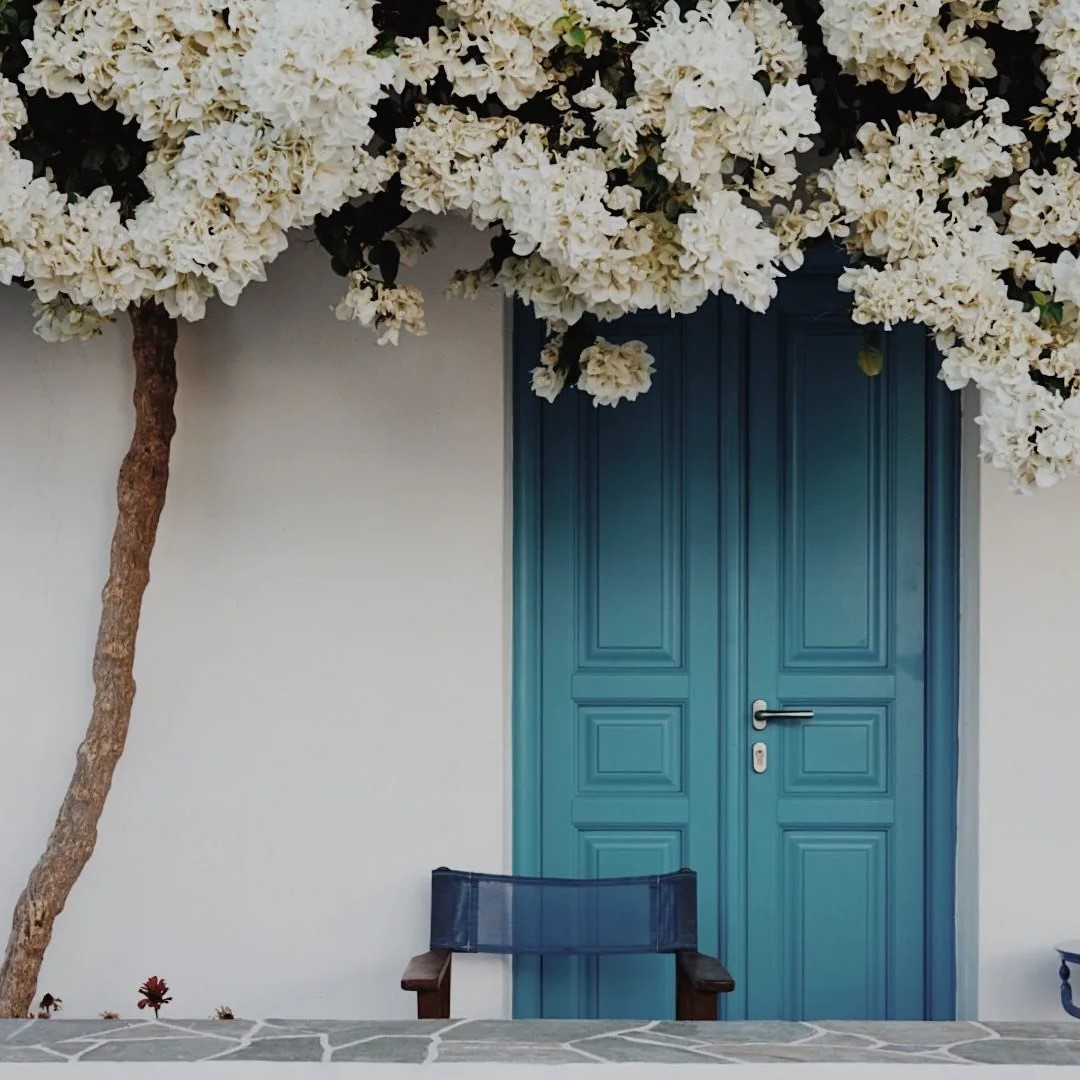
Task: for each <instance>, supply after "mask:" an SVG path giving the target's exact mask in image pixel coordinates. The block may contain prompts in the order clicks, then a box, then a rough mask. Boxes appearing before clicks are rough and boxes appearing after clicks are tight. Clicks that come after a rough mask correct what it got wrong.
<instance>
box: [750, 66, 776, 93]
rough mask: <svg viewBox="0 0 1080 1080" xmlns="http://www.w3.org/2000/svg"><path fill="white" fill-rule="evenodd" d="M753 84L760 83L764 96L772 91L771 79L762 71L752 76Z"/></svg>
mask: <svg viewBox="0 0 1080 1080" xmlns="http://www.w3.org/2000/svg"><path fill="white" fill-rule="evenodd" d="M754 82H756V83H760V84H761V86H762V88H763V89H764V90H765V93H766V94H767V93H768V92H769V91H770V90H771V89H772V79H770V78H769V76H768V74H767V73H766V72H764V71H759V72H758V73H757V74H756V75H755V76H754Z"/></svg>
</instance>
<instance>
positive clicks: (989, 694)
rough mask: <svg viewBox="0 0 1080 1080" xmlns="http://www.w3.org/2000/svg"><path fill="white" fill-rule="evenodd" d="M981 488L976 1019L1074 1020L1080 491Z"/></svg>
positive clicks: (1071, 487)
mask: <svg viewBox="0 0 1080 1080" xmlns="http://www.w3.org/2000/svg"><path fill="white" fill-rule="evenodd" d="M979 488H980V497H981V498H980V501H981V506H980V515H979V517H980V523H979V537H980V546H981V551H980V566H979V616H978V618H979V622H978V625H979V651H980V658H979V679H978V721H977V722H978V764H977V769H978V780H979V783H978V806H979V820H978V952H979V959H980V963H979V972H978V994H979V997H978V1014H979V1015H980V1016H981V1017H983V1018H985V1019H1005V1018H1009V1019H1014V1018H1015V1019H1025V1018H1047V1019H1057V1018H1063V1019H1064V1018H1065V1014H1064V1013H1063V1012H1062V1011H1061V1006H1060V1004H1059V1001H1058V990H1057V985H1058V984H1057V979H1056V969H1057V964H1056V960H1055V956H1054V953H1053V951H1052V950H1053V946H1054V945H1055V944H1056V943H1057V942H1059V941H1062V940H1065V939H1069V938H1080V905H1078V904H1077V896H1080V858H1078V854H1080V841H1078V834H1077V822H1076V820H1075V818H1076V791H1077V776H1078V773H1077V764H1078V763H1080V700H1078V697H1077V671H1078V668H1080V479H1075V478H1074V479H1072V480H1071V481H1066V482H1065V483H1064V484H1061V485H1059V486H1058V487H1056V488H1053V489H1051V490H1050V491H1044V492H1040V493H1038V494H1037V495H1033V496H1029V497H1020V496H1016V495H1014V494H1012V493H1011V492H1010V491H1009V490H1008V486H1007V484H1006V481H1005V479H1004V477H1002V476H1001V475H1000V474H999V473H996V472H994V471H992V470H990V469H986V468H984V469H983V470H982V472H981V476H980V484H979ZM1076 976H1077V978H1076V981H1077V984H1078V986H1080V972H1077V973H1076Z"/></svg>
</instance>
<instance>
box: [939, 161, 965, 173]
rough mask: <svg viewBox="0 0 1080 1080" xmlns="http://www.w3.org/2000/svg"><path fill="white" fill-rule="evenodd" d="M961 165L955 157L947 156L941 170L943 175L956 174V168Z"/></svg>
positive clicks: (940, 167)
mask: <svg viewBox="0 0 1080 1080" xmlns="http://www.w3.org/2000/svg"><path fill="white" fill-rule="evenodd" d="M959 167H960V162H959V161H958V160H957V159H956V158H954V157H947V158H946V159H945V160H944V161H943V162H942V163H941V165H940V166H938V169H939V171H940V172H941V175H942V176H955V175H956V170H957V169H958V168H959Z"/></svg>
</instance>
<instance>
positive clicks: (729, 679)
mask: <svg viewBox="0 0 1080 1080" xmlns="http://www.w3.org/2000/svg"><path fill="white" fill-rule="evenodd" d="M807 264H808V265H807V268H806V270H805V271H804V272H807V273H833V274H835V273H837V272H838V270H839V263H838V261H837V259H836V257H835V255H832V254H831V253H828V252H826V253H823V254H822V255H821V256H818V257H814V258H808V260H807ZM721 302H722V303H730V302H728V301H726V300H721ZM744 326H745V322H744V321H743V320H740V319H733V318H727V319H724V318H722V319H721V327H720V333H721V342H720V344H721V349H720V353H721V355H725V354H726V355H741V354H742V353H743V352H744V349H743V348H742V345H743V342H742V340H741V337H742V334H743V328H744ZM543 338H544V334H543V327H542V325H541V324H540V323H539V322H538V321H537V320H536V319H535V318H533V317H532V316H531V315H530V314H529V313H528V312H527V311H526V310H525V309H524V308H523V307H522V306H521V305H515V306H514V309H513V343H512V346H511V348H510V349H509V350H508V352H509V359H510V363H511V365H512V371H511V375H510V381H511V393H512V398H513V409H512V422H513V433H512V444H513V619H512V633H513V643H512V654H511V655H512V675H511V682H512V704H511V708H512V738H511V747H512V750H511V753H512V764H511V776H512V799H511V808H512V815H513V820H512V837H513V840H512V858H513V872H514V873H515V874H528V875H535V874H538V873H539V872H540V841H541V832H540V826H541V802H540V800H541V774H540V773H541V765H540V760H541V755H540V726H539V723H538V719H539V716H540V712H541V709H540V691H541V660H542V657H541V637H540V625H541V623H540V620H541V578H540V566H541V543H542V535H541V528H542V522H541V481H542V477H541V463H540V461H541V445H540V437H541V416H542V409H543V408H544V403H543V402H542V401H541V400H540V399H539V398H537V397H536V396H535V395H534V394H533V393H532V390H531V388H530V385H529V384H530V380H529V370H530V368H531V367H533V366H534V365H535V363H536V357H538V356H539V354H540V349H541V347H542V344H543ZM925 341H926V346H925V347H926V357H927V364H926V367H927V381H928V392H927V433H926V440H927V446H926V451H927V453H926V461H927V475H926V498H927V507H926V510H927V514H926V522H927V525H926V551H927V565H926V570H927V611H926V732H927V738H926V817H925V820H926V836H925V841H926V870H927V873H926V893H925V896H924V904H925V911H926V964H925V971H926V993H925V1000H926V1003H927V1010H926V1017H925V1019H927V1020H951V1019H953V1018H954V1017H955V1015H956V944H955V939H956V933H955V891H956V889H955V867H956V776H957V759H958V711H959V710H958V701H959V673H958V667H959V644H958V642H959V573H958V571H959V555H960V551H959V543H960V395H959V394H957V393H954V392H952V391H949V390H948V389H946V387H945V385H944V384H943V383H942V382H941V381H940V380H939V379H938V378H937V377H936V366H937V365H936V363H935V362H933V360H934V354H935V350H934V347H933V343H932V341H931V339H930V336H929V334H927V335H926V339H925ZM747 404H748V396H747V387H746V379H745V365H744V364H725V365H722V366H721V370H720V409H721V422H720V436H721V442H720V505H721V513H720V548H721V557H722V558H723V560H724V563H725V568H724V571H723V572H722V573H723V577H724V580H726V581H729V582H739V583H740V588H738V589H728V590H726V591H725V592H724V594H723V596H722V603H721V608H720V620H721V625H720V632H721V640H727V641H742V640H743V636H744V635H741V634H739V633H736V630H737V629H738V628H739V627H741V626H744V625H745V618H746V597H745V595H743V593H744V588H743V586H744V585H745V581H744V575H743V574H742V567H743V565H744V559H745V550H744V548H745V537H746V511H747V505H746V492H745V481H744V477H745V475H746V473H745V465H746V445H745V443H746V440H745V432H746V426H745V423H744V422H743V423H740V421H744V420H745V414H746V409H747ZM733 652H734V650H724V653H725V655H724V656H722V658H721V662H722V664H723V665H724V669H725V670H724V671H723V677H722V686H723V687H726V690H723V691H722V695H721V708H724V709H727V710H734V711H735V713H739V712H743V711H745V708H746V703H747V702H748V701H749V700H750V699H749V697H748V696H747V695H748V689H747V687H746V684H745V683H746V662H745V661H746V658H745V656H744V655H743V654H742V651H741V648H740V650H739V653H738V654H737V655H732V653H733ZM744 729H745V725H739V724H729V725H727V729H726V730H725V731H724V732H723V737H724V740H725V742H724V744H723V747H722V751H723V761H722V768H721V784H722V785H723V789H724V798H723V799H722V803H721V808H720V835H721V836H725V835H730V834H731V832H730V830H728V828H727V826H728V823H730V822H732V821H733V820H738V819H739V815H740V811H741V809H742V808H743V807H744V805H745V799H746V768H745V763H746V750H747V747H746V737H747V736H746V731H745V730H744ZM745 844H746V841H745V835H744V834H743V835H741V836H740V837H739V841H738V842H736V843H728V844H725V845H724V858H723V860H722V862H721V866H720V870H721V896H722V897H723V901H724V903H723V912H722V916H721V924H720V943H721V956H722V957H723V959H724V961H725V963H727V964H728V966H729V967H731V968H732V969H733V970H734V971H736V972H737V971H739V970H741V969H742V968H743V967H745V957H744V956H743V952H744V948H745V941H746V933H745V927H746V900H745V888H744V889H741V890H737V892H738V893H739V894H741V895H733V891H732V890H731V889H727V888H725V887H724V885H723V882H725V881H731V882H738V881H742V882H743V883H744V885H745V881H746V846H745ZM725 997H733V999H734V1000H733V1001H730V1002H729V1001H725V1002H724V1016H725V1017H726V1018H727V1019H739V1018H741V1017H742V1016H743V1015H745V1001H744V999H743V997H742V995H741V994H737V995H725ZM513 1015H514V1017H515V1018H528V1017H535V1016H539V1015H540V965H539V961H538V960H537V959H536V958H526V957H519V958H516V959H515V961H514V977H513Z"/></svg>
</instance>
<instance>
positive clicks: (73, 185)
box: [0, 0, 150, 216]
mask: <svg viewBox="0 0 1080 1080" xmlns="http://www.w3.org/2000/svg"><path fill="white" fill-rule="evenodd" d="M36 7H37V3H36V0H0V73H2V74H3V75H4V76H5V77H6V78H8V79H10V80H11V81H12V82H15V83H16V84H18V85H19V86H20V87H21V85H22V84H21V83H20V82H19V75H20V74H21V73H22V71H23V70H24V69H25V67H26V65H27V62H28V60H27V55H26V50H25V49H24V48H23V42H24V41H25V40H27V39H28V38H29V37H30V36H31V35H32V34H33V32H34V16H35V13H36V12H35V9H36ZM23 101H24V103H25V105H26V109H27V114H28V117H29V119H28V123H27V124H26V126H25V127H24V128H23V129H22V131H21V132H19V134H18V136H17V137H16V139H15V143H14V148H15V149H16V150H17V151H18V152H19V153H20V154H21V155H22V156H23V157H25V158H26V159H27V160H28V161H31V162H32V163H33V165H34V175H35V176H46V175H48V176H50V177H51V178H52V179H53V181H54V182H55V183H56V186H57V187H58V188H59V189H60V190H61V191H63V192H64V193H65V194H66V195H67V196H68V197H69V198H75V197H77V196H80V195H89V194H90V193H91V192H92V191H94V190H95V189H97V188H100V187H105V186H108V187H111V188H112V190H113V197H114V198H115V199H116V200H117V201H118V202H120V203H121V205H122V207H123V213H124V215H125V216H130V215H131V214H132V213H133V212H134V209H135V207H136V206H137V205H138V204H139V203H140V202H142V201H144V200H145V199H146V198H147V191H146V188H145V186H144V185H143V182H142V180H140V179H139V176H140V174H141V173H142V171H143V169H145V168H146V155H147V152H148V151H149V149H150V147H149V145H148V144H147V143H144V142H142V141H141V140H140V139H139V137H138V134H137V132H136V127H135V125H134V124H133V123H131V122H129V121H125V120H124V118H123V117H122V116H121V115H120V114H119V113H118V112H116V110H114V109H109V110H102V109H99V108H97V107H96V106H94V105H81V104H79V102H77V101H76V100H75V99H74V98H73V97H71V96H69V95H65V96H63V97H60V98H50V97H48V96H46V95H45V94H35V95H33V96H30V95H29V94H26V93H23Z"/></svg>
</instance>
